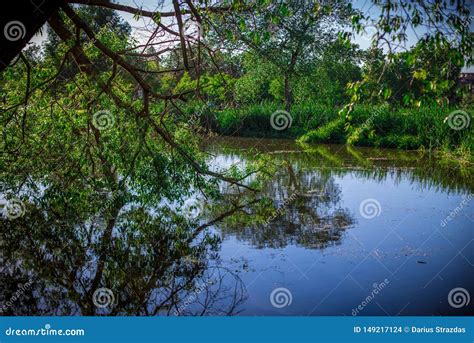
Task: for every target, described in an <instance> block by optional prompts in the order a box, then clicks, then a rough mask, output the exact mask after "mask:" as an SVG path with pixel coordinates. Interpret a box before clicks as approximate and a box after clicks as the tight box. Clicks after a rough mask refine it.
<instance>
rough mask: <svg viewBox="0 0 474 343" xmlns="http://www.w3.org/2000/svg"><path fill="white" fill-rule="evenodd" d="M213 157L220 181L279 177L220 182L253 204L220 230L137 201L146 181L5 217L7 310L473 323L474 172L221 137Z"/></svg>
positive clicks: (0, 296)
mask: <svg viewBox="0 0 474 343" xmlns="http://www.w3.org/2000/svg"><path fill="white" fill-rule="evenodd" d="M205 148H206V150H207V151H208V153H209V161H208V162H209V164H210V165H211V166H212V168H214V169H216V170H223V169H227V168H230V167H231V166H233V165H237V166H245V165H247V164H249V163H250V161H251V160H253V159H254V158H255V157H256V156H259V155H260V156H261V157H264V158H267V159H268V160H269V161H270V162H271V163H272V165H275V166H277V167H276V169H275V174H274V175H273V174H272V176H271V177H269V178H268V180H267V181H265V182H264V183H263V184H261V185H260V187H261V189H260V190H259V191H258V192H251V191H248V190H244V189H236V188H235V187H229V186H228V185H225V184H221V185H220V191H221V192H222V194H223V197H222V205H224V206H225V205H228V204H230V203H231V202H233V201H235V200H236V199H237V198H239V197H244V198H245V197H247V198H249V199H254V200H255V201H256V202H255V203H253V204H252V205H251V206H250V205H249V206H248V207H243V208H241V209H240V210H239V211H238V212H237V215H234V216H233V217H229V218H227V219H228V220H223V221H215V222H213V223H211V224H213V225H205V224H206V223H209V220H212V219H214V218H216V216H218V215H219V214H220V213H221V212H222V211H217V212H216V213H214V212H212V210H204V211H202V212H201V213H199V211H197V212H198V213H194V212H195V211H192V210H191V211H189V214H188V215H189V216H192V217H194V216H196V215H197V217H196V218H195V220H193V221H192V225H191V227H186V228H184V227H183V225H188V224H187V223H185V222H183V221H182V220H181V219H179V218H178V217H176V216H174V214H173V211H174V210H176V209H177V208H178V209H179V205H177V204H171V206H170V204H167V203H166V202H161V200H160V201H158V205H157V203H154V204H153V206H150V205H148V204H149V203H150V199H151V197H150V195H146V196H144V197H142V196H141V193H140V192H143V190H144V189H145V190H146V189H148V188H149V185H147V186H146V187H145V188H144V189H141V191H140V192H135V193H133V194H131V195H130V194H129V195H128V196H122V195H121V194H105V195H100V198H98V199H99V200H97V198H86V197H85V195H84V194H82V193H79V195H78V194H76V193H71V192H70V190H65V189H64V187H61V183H60V182H61V180H58V184H57V185H51V186H48V187H43V188H41V189H40V192H39V193H40V194H39V195H37V196H36V198H35V197H30V199H31V203H29V202H28V203H25V207H26V211H25V214H24V215H23V216H21V217H19V218H17V219H14V220H1V221H0V225H1V230H0V235H1V236H0V246H1V249H0V250H1V254H0V262H1V265H0V305H1V307H0V312H1V313H2V314H5V315H148V316H152V315H182V316H185V315H189V316H191V315H194V316H196V315H219V316H222V315H248V316H254V315H255V316H266V315H269V316H270V315H271V316H273V315H276V316H279V315H290V316H296V315H298V316H306V315H311V316H317V315H348V316H350V315H466V314H473V313H474V310H473V303H474V300H472V299H471V300H470V302H469V303H467V301H464V300H463V299H467V298H466V296H469V297H470V298H472V297H474V277H473V275H474V273H473V272H474V225H473V224H474V205H473V202H472V201H471V197H472V192H473V190H474V173H473V171H472V169H469V168H467V167H465V166H464V167H462V166H460V165H459V164H450V163H448V162H446V161H444V162H443V161H440V160H437V159H436V158H435V157H433V156H432V155H429V154H421V153H419V152H400V151H396V150H382V149H375V148H351V147H347V146H339V145H311V146H305V147H301V146H298V145H297V144H295V143H294V142H292V141H287V140H268V139H243V138H220V139H216V140H214V141H211V142H209V143H208V145H207V146H206V147H205ZM250 179H252V177H250ZM158 186H159V185H158ZM157 189H159V187H157ZM131 193H132V192H131ZM143 193H146V192H143ZM92 196H94V197H95V196H96V195H95V194H92ZM89 199H92V200H94V199H95V202H96V203H97V201H99V202H100V201H101V200H100V199H104V201H103V205H102V207H101V208H100V209H97V208H96V207H93V208H92V209H91V208H90V207H91V205H90V203H89V201H90V200H89ZM130 199H133V201H131V200H130ZM190 200H193V199H190ZM199 201H200V202H201V205H206V206H208V205H213V204H209V201H205V200H202V199H200V200H199ZM258 206H260V207H258ZM211 207H212V206H211ZM217 207H218V206H217ZM256 208H257V209H258V208H259V211H257V210H256ZM83 211H84V213H87V214H84V213H83ZM91 211H92V212H93V213H96V216H95V217H94V218H92V219H91V218H90V217H89V215H88V213H90V212H91ZM262 211H263V212H262ZM262 213H264V214H262ZM256 219H259V220H256ZM459 288H460V289H461V293H459V292H458V291H459V290H456V289H459ZM453 289H455V290H456V294H457V296H456V297H454V300H455V301H457V303H456V302H455V303H453V301H451V303H450V301H449V300H450V299H451V300H453V296H450V295H449V294H450V292H451V291H452V290H453ZM459 296H461V298H460V297H459ZM463 296H464V298H462V297H463ZM459 301H460V302H461V306H458V304H459ZM453 304H454V306H453Z"/></svg>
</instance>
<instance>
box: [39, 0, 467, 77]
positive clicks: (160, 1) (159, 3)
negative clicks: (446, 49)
mask: <svg viewBox="0 0 474 343" xmlns="http://www.w3.org/2000/svg"><path fill="white" fill-rule="evenodd" d="M402 1H403V0H402ZM467 1H469V0H467ZM114 2H117V3H120V4H123V5H129V6H133V7H141V8H143V9H144V10H148V11H157V10H159V11H172V10H173V6H172V4H171V1H170V0H118V1H117V0H115V1H114ZM353 6H354V7H355V8H357V9H360V10H361V11H363V12H364V13H370V14H371V16H372V17H374V18H376V17H377V16H378V14H379V11H378V9H377V7H376V6H374V5H373V3H372V0H354V1H353ZM471 6H472V9H471V13H474V1H472V5H471ZM118 13H120V15H121V16H122V17H123V18H124V19H125V20H126V21H128V22H129V23H130V25H131V26H132V28H133V33H134V35H135V36H137V38H139V39H140V36H141V33H140V30H138V28H141V27H143V26H145V25H146V24H150V19H148V18H142V19H139V20H138V21H137V20H135V19H134V18H133V15H132V14H130V13H125V12H118ZM471 31H474V21H473V23H471ZM43 32H45V31H44V30H43ZM366 32H367V34H366V35H359V34H356V35H355V37H354V42H355V43H357V44H358V45H359V46H360V47H361V48H362V49H367V48H368V47H369V46H370V34H371V32H373V31H372V29H371V27H368V28H367V30H366ZM418 33H422V31H420V32H418ZM407 34H408V40H407V45H406V48H408V47H410V46H413V45H414V44H415V43H416V42H417V37H416V33H415V32H413V31H412V30H410V31H408V32H407ZM142 39H145V38H142ZM142 39H140V40H142ZM43 40H44V36H40V35H37V36H35V37H34V38H33V39H32V41H33V42H34V43H41V42H42V41H43ZM465 71H469V72H474V66H471V67H470V68H465Z"/></svg>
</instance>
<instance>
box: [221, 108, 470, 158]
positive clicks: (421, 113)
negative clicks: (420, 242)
mask: <svg viewBox="0 0 474 343" xmlns="http://www.w3.org/2000/svg"><path fill="white" fill-rule="evenodd" d="M277 110H282V107H281V105H278V104H275V103H262V104H256V105H252V106H248V107H245V108H238V109H224V110H221V111H218V112H217V113H216V114H215V127H214V128H215V130H217V131H218V132H219V133H221V134H225V135H240V136H251V137H281V138H297V139H298V140H299V141H301V142H320V143H347V144H350V145H360V146H377V147H391V148H400V149H420V148H421V149H442V150H444V151H451V152H453V151H456V152H457V153H458V154H462V155H463V156H471V153H472V152H474V135H473V130H472V127H473V125H474V121H473V118H472V109H471V110H469V109H465V112H467V113H468V115H469V117H470V122H471V123H470V125H469V126H468V127H464V128H463V129H461V130H455V129H453V128H452V127H450V125H449V123H448V122H447V121H446V118H447V117H448V116H449V114H450V113H452V112H453V111H455V110H458V108H448V107H437V106H433V107H421V108H410V109H406V108H390V107H389V106H388V105H359V106H356V107H355V108H354V109H353V111H352V113H351V114H350V116H349V118H346V117H341V116H340V115H339V114H338V111H339V109H338V108H333V107H328V106H325V105H321V104H317V103H305V104H297V105H294V106H293V108H292V110H291V111H290V115H291V118H292V124H291V127H289V128H287V129H285V130H281V131H279V130H275V129H274V128H273V127H272V125H271V121H270V118H271V115H272V113H274V112H275V111H277Z"/></svg>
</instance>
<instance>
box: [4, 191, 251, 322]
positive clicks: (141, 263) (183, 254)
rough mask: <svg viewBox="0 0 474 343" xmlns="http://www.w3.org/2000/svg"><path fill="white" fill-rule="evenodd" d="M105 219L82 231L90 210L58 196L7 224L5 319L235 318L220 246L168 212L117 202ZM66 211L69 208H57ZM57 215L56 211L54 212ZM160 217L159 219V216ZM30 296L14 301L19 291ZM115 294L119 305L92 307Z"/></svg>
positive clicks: (240, 290) (236, 301)
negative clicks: (101, 294) (100, 295)
mask: <svg viewBox="0 0 474 343" xmlns="http://www.w3.org/2000/svg"><path fill="white" fill-rule="evenodd" d="M116 198H117V201H114V202H113V204H112V206H111V207H112V208H111V209H110V210H108V211H107V215H106V216H104V217H105V218H99V219H97V220H93V221H81V220H80V218H81V214H80V213H78V212H76V213H74V211H73V210H79V209H80V208H81V206H84V205H85V204H84V203H79V202H75V203H71V204H68V198H67V194H61V192H57V191H56V192H55V194H54V196H52V197H49V198H47V197H42V198H41V200H40V201H38V202H37V203H36V204H35V205H32V204H27V209H26V212H25V215H24V216H22V217H21V218H17V219H15V220H1V226H2V230H1V237H0V238H1V251H2V254H1V257H0V258H1V269H0V278H1V279H0V283H1V285H2V287H0V304H2V305H5V304H6V305H5V306H4V307H3V308H2V309H1V310H2V315H101V314H107V315H232V314H235V313H237V312H238V307H239V305H240V304H241V303H242V301H243V300H244V299H245V289H244V287H243V285H242V283H241V281H240V279H239V277H238V275H237V274H236V273H235V272H234V271H232V272H231V271H229V270H226V269H225V268H224V267H222V266H221V265H220V263H219V259H218V256H217V251H218V247H219V242H220V241H219V238H218V237H217V236H214V235H211V234H207V233H204V232H202V233H200V234H199V235H198V236H197V237H195V238H194V236H195V232H194V231H193V230H192V229H191V228H190V227H188V226H186V223H185V222H183V221H182V217H179V216H174V215H173V212H172V211H171V210H169V209H167V208H164V209H162V210H155V211H154V213H152V212H150V211H146V210H145V209H144V208H143V207H140V206H134V205H132V204H126V203H125V200H124V199H125V198H126V196H125V195H124V194H121V195H120V196H118V197H116ZM60 202H62V204H63V205H61V206H59V207H58V206H56V205H57V204H58V203H60ZM58 208H60V210H59V211H58ZM157 211H161V213H160V212H157ZM27 282H31V287H28V288H27V289H25V291H24V292H23V293H22V294H21V295H19V296H18V297H16V298H15V293H16V292H17V291H18V289H19V288H21V287H22V285H24V284H26V283H27ZM101 287H106V288H108V289H110V290H111V291H112V293H113V298H114V299H113V300H114V302H113V303H112V304H110V306H106V307H104V308H101V307H98V306H96V305H95V304H94V299H93V297H94V292H95V291H96V290H98V289H99V288H101Z"/></svg>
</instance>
